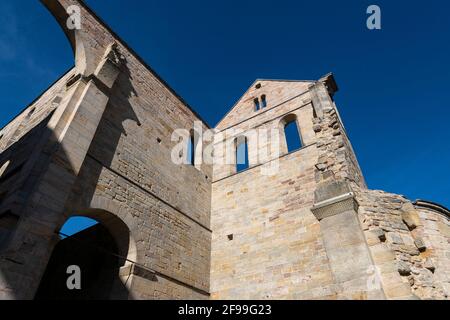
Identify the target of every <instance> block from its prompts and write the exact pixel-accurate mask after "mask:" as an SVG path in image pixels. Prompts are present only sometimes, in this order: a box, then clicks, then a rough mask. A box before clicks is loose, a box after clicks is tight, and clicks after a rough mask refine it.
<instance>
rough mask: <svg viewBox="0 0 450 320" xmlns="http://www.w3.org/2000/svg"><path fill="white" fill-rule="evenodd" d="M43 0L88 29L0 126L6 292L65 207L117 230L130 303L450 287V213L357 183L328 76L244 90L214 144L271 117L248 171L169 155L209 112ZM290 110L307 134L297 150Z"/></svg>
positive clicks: (35, 264)
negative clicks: (258, 105)
mask: <svg viewBox="0 0 450 320" xmlns="http://www.w3.org/2000/svg"><path fill="white" fill-rule="evenodd" d="M43 2H44V3H45V4H46V5H47V6H48V8H49V9H50V10H51V11H52V13H54V14H55V16H56V18H57V19H58V22H59V23H60V24H61V25H62V27H63V28H65V25H66V24H65V23H66V21H65V18H66V17H64V16H60V13H61V12H65V8H67V7H68V6H69V5H73V4H75V5H79V6H80V8H81V9H82V10H81V11H82V12H81V13H82V15H83V28H82V29H81V30H80V31H79V32H77V33H76V34H74V33H72V32H71V31H70V30H65V31H66V33H67V34H68V35H69V39H70V40H71V41H72V45H74V47H75V49H76V50H75V51H76V56H75V62H76V63H75V67H74V68H73V69H72V70H70V71H69V72H68V73H67V74H66V75H64V76H63V77H62V78H61V79H60V80H59V81H57V82H56V83H55V84H54V85H53V86H52V87H51V88H49V89H48V90H47V91H46V92H45V93H44V94H43V95H42V96H41V97H39V98H38V99H37V100H36V101H35V102H34V103H33V104H32V105H30V106H29V107H28V108H27V109H26V110H25V111H23V113H21V114H20V115H19V116H18V117H17V118H16V119H14V120H13V121H12V122H11V123H9V124H8V125H7V126H6V127H5V128H3V129H1V130H0V168H5V170H2V171H4V172H1V174H0V239H1V240H2V247H1V248H0V250H1V251H0V274H1V276H2V277H0V299H13V298H23V299H31V298H33V296H34V293H35V291H36V287H37V285H38V283H39V279H40V277H41V276H42V274H43V272H44V269H45V266H46V265H47V262H48V260H49V257H50V254H51V251H52V249H53V247H54V245H55V243H56V242H57V241H58V237H57V236H56V235H55V234H54V231H55V230H59V229H60V228H61V226H62V225H63V223H64V222H65V221H66V220H67V218H68V217H70V216H73V215H85V216H89V217H92V218H95V219H97V220H98V221H99V222H101V223H102V224H104V226H105V227H107V229H108V230H109V231H110V232H111V234H112V236H113V238H114V239H115V240H116V241H117V243H118V247H119V248H118V251H119V253H120V255H121V257H122V259H123V265H121V266H120V268H118V276H119V277H120V280H121V281H122V282H121V283H122V284H123V285H124V286H126V289H127V290H128V292H129V295H128V298H130V299H209V298H212V299H415V298H421V299H448V298H449V295H450V269H449V266H450V247H449V246H450V242H449V239H450V224H449V217H448V214H447V212H448V210H447V211H446V210H445V209H443V208H440V207H439V206H438V205H436V204H431V203H428V205H426V204H425V203H424V202H423V201H422V202H416V203H415V204H414V205H413V204H412V203H411V202H410V201H409V200H408V199H406V198H404V197H403V196H400V195H396V194H391V193H386V192H383V191H377V190H369V189H367V186H366V184H365V181H364V177H363V174H362V172H361V170H360V168H359V164H358V161H357V159H356V155H355V153H354V152H353V148H352V146H351V143H350V141H349V139H348V137H347V133H346V131H345V130H344V127H343V124H342V120H341V119H340V116H339V114H338V112H337V109H336V104H335V102H334V100H333V99H332V96H333V95H334V94H335V92H336V91H337V85H336V83H335V81H334V77H333V76H332V75H330V74H329V75H326V76H325V77H323V78H321V79H319V80H318V81H281V80H257V81H255V83H254V84H253V85H252V86H251V87H250V88H249V89H248V90H247V91H246V92H245V94H244V95H243V96H242V98H241V99H240V100H239V101H238V103H237V104H236V105H235V106H234V107H233V108H232V110H231V111H230V112H229V113H228V114H227V115H226V116H225V117H224V118H223V119H222V120H221V121H220V122H219V124H218V125H217V126H216V132H215V133H214V136H213V139H212V141H213V142H212V143H213V145H212V146H213V147H214V148H213V151H212V154H213V157H214V159H215V160H224V157H225V155H224V152H223V150H224V149H225V148H226V147H227V145H228V144H230V143H233V142H234V141H235V140H236V139H237V138H238V137H240V136H242V135H244V136H245V135H250V134H251V132H252V131H253V130H255V129H274V128H275V131H276V132H278V133H279V135H280V137H278V136H277V137H269V138H268V139H260V138H259V137H257V138H256V140H255V138H254V137H253V138H252V137H248V144H249V154H248V156H249V163H250V168H249V169H248V170H245V171H243V172H240V173H238V172H236V166H235V163H234V162H233V161H231V162H230V163H226V162H220V161H217V162H215V163H214V165H210V164H207V163H204V162H202V163H201V164H200V163H198V162H196V163H194V165H179V164H175V163H174V162H173V161H172V151H173V150H174V147H175V146H176V145H177V143H178V142H177V141H173V140H172V134H173V133H174V131H175V130H177V129H184V130H186V131H187V132H189V131H190V130H192V129H193V128H194V122H197V121H198V122H199V123H200V127H201V129H202V130H203V131H206V130H207V129H208V126H207V124H206V123H204V122H203V121H202V120H201V119H200V118H199V116H198V115H197V114H196V113H195V112H194V111H193V110H192V109H191V108H190V107H189V106H188V105H186V103H185V102H184V101H183V100H182V99H181V98H180V97H179V96H178V95H177V94H176V93H175V92H174V91H173V90H172V89H171V88H170V87H168V85H167V84H166V83H164V82H163V81H161V79H160V78H159V77H158V76H157V75H156V74H155V73H154V72H153V71H152V70H150V69H149V68H148V67H147V66H146V65H145V64H144V63H143V62H142V60H141V59H140V58H139V57H137V56H136V54H135V53H134V52H132V51H131V50H130V49H129V48H128V47H127V46H126V45H125V44H124V43H123V41H122V40H120V39H117V38H116V36H115V35H114V34H113V33H111V32H110V30H109V29H108V28H107V27H106V26H105V25H103V24H102V23H101V22H100V21H99V20H98V19H97V18H96V17H95V16H94V15H93V14H92V13H91V11H90V10H87V8H86V6H85V5H84V4H82V3H81V2H78V1H77V0H43ZM75 40H76V41H75ZM262 96H265V100H266V102H267V105H266V106H265V107H264V108H262V109H261V110H257V111H255V105H254V101H255V99H261V98H262ZM289 121H295V123H296V125H297V128H298V129H299V134H300V136H301V140H302V143H303V147H302V148H301V149H299V150H297V151H294V152H291V153H289V152H288V148H287V142H286V139H284V130H283V128H284V125H285V124H286V123H288V122H289ZM233 130H235V131H233ZM224 133H226V134H228V133H229V135H224ZM255 141H256V142H258V143H255ZM199 143H200V145H204V146H209V144H210V143H211V140H210V141H206V139H205V141H203V140H200V142H199ZM279 144H280V149H279V151H280V152H272V151H273V150H272V149H273V146H274V145H279ZM199 149H200V148H199ZM184 150H185V149H182V150H176V151H174V152H173V154H174V155H175V157H176V155H178V157H183V156H186V152H185V151H184ZM267 150H272V151H270V152H267ZM199 157H202V155H201V150H196V158H197V159H199ZM6 163H8V165H7V166H4V165H5V164H6ZM119 225H120V226H122V227H123V226H125V227H124V228H125V229H121V228H122V227H119ZM124 230H125V231H124Z"/></svg>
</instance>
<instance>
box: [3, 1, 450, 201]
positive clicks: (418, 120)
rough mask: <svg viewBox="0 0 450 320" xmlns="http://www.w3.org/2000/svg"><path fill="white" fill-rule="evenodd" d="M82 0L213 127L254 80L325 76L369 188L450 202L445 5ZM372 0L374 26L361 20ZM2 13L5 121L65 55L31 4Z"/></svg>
mask: <svg viewBox="0 0 450 320" xmlns="http://www.w3.org/2000/svg"><path fill="white" fill-rule="evenodd" d="M87 3H88V4H89V5H90V6H91V7H92V8H93V9H94V10H95V11H96V12H97V13H98V14H99V15H100V16H101V17H102V18H103V19H104V20H105V21H106V22H107V23H108V24H109V25H110V26H111V27H112V28H113V29H114V30H115V31H116V32H117V33H118V34H119V35H120V36H121V37H122V38H123V39H124V40H125V41H126V42H128V44H129V45H130V46H131V47H133V48H134V49H135V51H136V52H138V53H139V54H140V55H141V56H142V57H143V58H144V60H145V61H147V62H148V63H149V64H150V65H151V66H152V67H153V69H155V70H156V71H157V72H158V73H159V74H160V75H161V76H162V77H163V78H164V79H165V80H166V81H167V82H168V83H169V84H170V85H171V86H172V87H173V88H174V89H175V90H176V91H177V92H178V93H179V94H180V95H181V96H182V97H184V99H185V100H186V101H187V102H188V103H189V104H190V105H192V106H193V108H194V109H196V111H197V112H198V113H199V114H201V115H202V116H203V118H204V119H206V120H207V121H208V122H209V123H210V124H211V125H213V126H214V125H215V124H216V123H217V122H218V121H219V120H220V119H221V118H222V117H223V115H224V114H225V113H226V112H227V111H228V110H229V108H230V107H231V106H232V105H233V104H234V102H235V101H236V100H237V99H238V98H239V97H240V95H241V94H243V93H244V91H245V90H246V89H247V87H248V86H249V85H250V84H251V83H252V82H253V80H255V79H256V78H275V79H300V80H302V79H305V80H306V79H318V78H319V77H321V76H322V75H324V74H326V73H328V72H330V71H332V72H334V74H335V76H336V79H337V82H338V85H339V87H340V92H338V93H337V95H336V102H337V104H338V107H339V110H340V112H341V115H342V117H343V119H344V123H345V126H346V129H347V131H348V133H349V136H350V138H351V141H352V143H353V146H354V148H355V151H356V153H357V156H358V159H359V162H360V164H361V167H362V169H363V172H364V174H365V177H366V180H367V182H368V185H369V187H371V188H374V189H383V190H387V191H391V192H395V193H400V194H404V195H406V196H408V197H409V198H411V199H413V200H414V199H416V198H422V199H427V200H432V201H435V202H439V203H441V204H443V205H446V206H447V207H450V197H449V191H450V188H449V180H450V147H449V141H450V129H449V124H448V123H449V120H448V119H449V116H450V109H449V104H450V103H449V90H448V86H449V79H450V63H449V57H450V19H449V18H448V17H449V14H450V3H449V2H448V1H444V0H442V1H432V0H430V1H426V2H424V1H417V2H414V1H345V4H344V1H331V0H330V1H300V0H295V1H294V0H293V1H285V0H278V1H265V0H258V1H242V0H241V1H230V0H227V1H211V0H209V1H185V0H183V1H181V0H180V1H166V0H164V1H163V0H159V1H143V0H128V1H125V0H89V1H87ZM370 4H378V5H379V6H380V7H381V9H382V30H381V31H369V30H368V29H367V28H366V26H365V22H366V18H367V15H366V13H365V11H366V8H367V6H368V5H370ZM0 14H1V15H0V27H1V31H0V70H1V72H0V97H1V108H0V126H1V127H2V126H3V125H5V124H6V123H7V122H8V121H9V120H10V119H11V118H12V117H13V116H14V115H16V114H17V113H18V112H19V111H20V110H21V109H22V108H23V107H25V106H26V105H27V104H28V103H29V102H31V101H32V100H33V99H34V98H35V97H36V96H37V95H39V94H40V93H41V92H42V91H43V90H44V89H45V88H46V87H47V86H48V85H49V84H50V83H52V82H53V81H54V80H56V79H57V78H58V77H59V76H60V75H61V74H62V73H63V72H65V71H66V70H67V69H68V68H69V67H71V66H72V64H73V57H72V52H71V49H70V46H69V44H68V42H67V40H66V39H65V37H64V35H63V33H62V31H61V30H60V29H59V27H58V26H57V24H56V23H55V21H54V20H53V18H52V17H51V16H50V15H49V14H48V13H47V11H46V10H45V9H44V8H43V7H42V5H41V4H40V3H39V1H37V0H20V1H17V0H2V1H1V2H0Z"/></svg>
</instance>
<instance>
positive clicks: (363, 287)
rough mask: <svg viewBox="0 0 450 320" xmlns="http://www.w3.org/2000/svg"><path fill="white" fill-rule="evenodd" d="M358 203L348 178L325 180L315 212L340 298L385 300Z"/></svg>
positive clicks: (318, 192) (316, 198) (315, 205)
mask: <svg viewBox="0 0 450 320" xmlns="http://www.w3.org/2000/svg"><path fill="white" fill-rule="evenodd" d="M357 210H358V204H357V202H356V200H355V196H354V194H353V192H352V190H351V188H350V186H349V184H348V183H347V182H345V181H333V182H326V183H323V184H322V185H320V186H319V187H318V188H317V190H316V192H315V204H314V206H313V208H312V212H313V214H314V215H315V217H316V218H317V219H318V220H319V221H320V228H321V232H322V237H323V241H324V246H325V250H326V252H327V255H328V259H329V262H330V265H331V270H332V272H333V275H334V278H335V283H336V291H337V296H338V298H339V299H385V295H384V292H383V290H382V286H381V281H380V278H379V275H378V273H377V269H376V267H375V264H374V263H373V261H372V258H371V255H370V251H369V248H368V246H367V243H366V240H365V237H364V234H363V231H362V228H361V226H360V222H359V220H358V216H357Z"/></svg>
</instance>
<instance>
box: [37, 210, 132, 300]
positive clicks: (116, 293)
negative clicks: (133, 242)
mask: <svg viewBox="0 0 450 320" xmlns="http://www.w3.org/2000/svg"><path fill="white" fill-rule="evenodd" d="M100 216H101V217H105V216H106V217H108V219H106V220H99V219H98V218H97V217H93V218H94V219H93V218H91V217H85V216H74V217H71V218H69V219H68V220H67V221H66V223H64V225H63V226H62V227H61V229H60V231H59V232H58V233H59V241H58V243H57V244H56V246H55V247H54V250H53V252H52V255H51V257H50V259H49V262H48V265H47V269H46V271H45V273H44V276H43V277H42V280H41V283H40V285H39V288H38V291H37V293H36V296H35V299H37V300H108V299H128V295H129V294H128V289H127V288H126V285H125V281H124V279H122V278H121V277H120V270H121V268H122V267H123V266H124V265H125V264H126V263H127V256H128V248H129V230H128V228H127V226H126V225H125V224H124V223H123V222H122V221H121V220H120V219H119V218H117V217H115V216H113V215H112V214H106V213H102V214H101V215H100ZM125 280H126V279H125Z"/></svg>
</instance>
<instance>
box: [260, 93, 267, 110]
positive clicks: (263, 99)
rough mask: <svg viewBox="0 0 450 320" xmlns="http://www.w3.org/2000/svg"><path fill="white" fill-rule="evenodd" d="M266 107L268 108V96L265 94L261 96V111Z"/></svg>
mask: <svg viewBox="0 0 450 320" xmlns="http://www.w3.org/2000/svg"><path fill="white" fill-rule="evenodd" d="M265 107H267V98H266V95H265V94H263V95H262V96H261V109H264V108H265Z"/></svg>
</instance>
